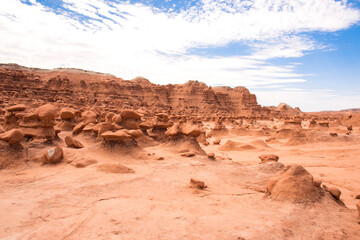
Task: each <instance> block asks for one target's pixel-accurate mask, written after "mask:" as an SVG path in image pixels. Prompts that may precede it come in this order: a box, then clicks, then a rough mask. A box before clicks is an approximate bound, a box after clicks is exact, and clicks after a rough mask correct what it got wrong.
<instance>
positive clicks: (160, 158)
mask: <svg viewBox="0 0 360 240" xmlns="http://www.w3.org/2000/svg"><path fill="white" fill-rule="evenodd" d="M156 160H158V161H161V160H164V157H158V158H156Z"/></svg>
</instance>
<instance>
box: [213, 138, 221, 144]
mask: <svg viewBox="0 0 360 240" xmlns="http://www.w3.org/2000/svg"><path fill="white" fill-rule="evenodd" d="M220 142H221V140H220V139H216V140H214V141H213V144H214V145H219V144H220Z"/></svg>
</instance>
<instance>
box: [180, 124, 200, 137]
mask: <svg viewBox="0 0 360 240" xmlns="http://www.w3.org/2000/svg"><path fill="white" fill-rule="evenodd" d="M181 133H182V134H184V135H188V136H194V137H198V136H200V134H201V130H200V129H199V127H198V126H196V125H192V124H190V123H186V124H184V125H182V126H181Z"/></svg>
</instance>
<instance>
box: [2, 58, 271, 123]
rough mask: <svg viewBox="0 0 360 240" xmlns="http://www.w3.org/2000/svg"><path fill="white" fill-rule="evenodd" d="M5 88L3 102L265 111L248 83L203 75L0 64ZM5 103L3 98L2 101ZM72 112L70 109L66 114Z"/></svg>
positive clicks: (198, 111) (155, 109)
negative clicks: (205, 79)
mask: <svg viewBox="0 0 360 240" xmlns="http://www.w3.org/2000/svg"><path fill="white" fill-rule="evenodd" d="M0 94H1V97H2V98H1V99H3V100H2V102H3V104H4V103H11V102H12V100H13V99H14V97H20V98H21V99H23V100H24V102H28V103H30V102H31V100H32V99H33V98H36V99H38V100H40V101H41V100H42V101H44V102H58V103H74V104H77V105H86V104H94V103H97V104H111V105H113V106H118V107H119V108H124V109H126V108H132V109H138V108H140V107H143V108H145V109H148V110H151V112H154V113H156V112H161V111H166V112H169V113H172V114H175V115H184V114H186V115H194V114H196V115H210V114H222V115H228V116H230V115H244V116H246V115H249V114H258V113H261V112H263V113H266V112H267V109H266V108H262V107H261V106H259V105H258V103H257V101H256V96H255V95H254V94H251V93H250V92H249V90H248V89H246V88H245V87H235V88H230V87H214V88H212V87H208V86H207V85H206V84H204V83H201V82H198V81H189V82H187V83H185V84H168V85H157V84H152V83H150V82H149V81H148V80H147V79H143V78H141V80H139V78H137V79H133V80H130V81H126V80H123V79H121V78H116V77H114V76H112V75H105V74H100V73H94V72H89V71H84V70H78V69H54V70H42V69H32V68H26V67H22V66H19V65H15V64H2V65H0ZM0 104H1V102H0ZM67 117H71V113H70V111H66V112H65V111H64V112H62V118H63V119H64V118H67ZM83 117H85V118H86V120H85V121H86V122H95V119H96V117H95V116H94V114H90V113H86V114H83Z"/></svg>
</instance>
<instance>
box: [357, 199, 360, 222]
mask: <svg viewBox="0 0 360 240" xmlns="http://www.w3.org/2000/svg"><path fill="white" fill-rule="evenodd" d="M356 208H357V210H358V215H359V219H360V201H358V202H357V203H356ZM359 223H360V221H359Z"/></svg>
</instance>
